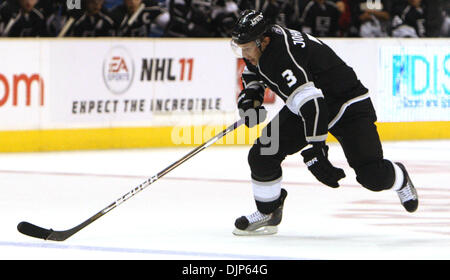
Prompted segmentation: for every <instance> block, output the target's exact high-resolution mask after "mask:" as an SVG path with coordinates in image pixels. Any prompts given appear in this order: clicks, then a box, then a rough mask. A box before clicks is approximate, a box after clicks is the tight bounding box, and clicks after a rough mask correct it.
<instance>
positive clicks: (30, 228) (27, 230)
mask: <svg viewBox="0 0 450 280" xmlns="http://www.w3.org/2000/svg"><path fill="white" fill-rule="evenodd" d="M17 230H18V231H19V232H21V233H23V234H25V235H28V236H31V237H36V238H40V239H45V240H47V239H48V237H49V236H50V235H51V234H52V232H53V230H52V229H45V228H41V227H38V226H35V225H33V224H30V223H28V222H20V223H19V224H18V225H17Z"/></svg>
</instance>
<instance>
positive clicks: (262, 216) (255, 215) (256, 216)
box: [246, 211, 270, 224]
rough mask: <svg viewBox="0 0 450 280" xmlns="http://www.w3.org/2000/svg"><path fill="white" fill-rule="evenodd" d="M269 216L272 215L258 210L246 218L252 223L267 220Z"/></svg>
mask: <svg viewBox="0 0 450 280" xmlns="http://www.w3.org/2000/svg"><path fill="white" fill-rule="evenodd" d="M269 217H270V215H265V214H263V213H261V212H259V211H256V212H255V213H253V214H251V215H249V216H246V218H247V220H248V221H249V223H250V224H252V223H256V222H260V221H263V220H266V219H268V218H269Z"/></svg>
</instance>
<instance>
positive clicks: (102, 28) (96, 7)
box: [69, 0, 115, 37]
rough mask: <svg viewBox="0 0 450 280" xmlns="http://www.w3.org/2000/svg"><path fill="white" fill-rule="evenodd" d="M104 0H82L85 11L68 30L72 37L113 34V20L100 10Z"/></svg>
mask: <svg viewBox="0 0 450 280" xmlns="http://www.w3.org/2000/svg"><path fill="white" fill-rule="evenodd" d="M103 1H104V0H84V2H82V3H83V4H84V3H85V5H82V6H83V7H86V8H85V13H84V14H83V15H82V16H81V17H80V18H79V19H78V20H77V21H76V22H75V23H74V24H73V26H72V28H71V30H70V31H69V36H72V37H102V36H114V34H115V32H114V22H113V20H112V19H111V18H110V17H109V16H108V15H106V14H105V13H104V12H103V11H102V7H103Z"/></svg>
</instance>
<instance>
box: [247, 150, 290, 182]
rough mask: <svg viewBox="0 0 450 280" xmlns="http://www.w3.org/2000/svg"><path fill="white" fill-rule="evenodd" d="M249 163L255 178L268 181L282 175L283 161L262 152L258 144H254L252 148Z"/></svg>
mask: <svg viewBox="0 0 450 280" xmlns="http://www.w3.org/2000/svg"><path fill="white" fill-rule="evenodd" d="M248 164H249V165H250V170H251V172H252V178H253V179H254V180H257V181H260V182H267V181H272V180H274V179H277V178H279V177H281V173H282V171H281V161H280V160H278V159H277V158H276V157H274V156H268V155H263V154H261V151H260V148H259V146H258V145H253V146H252V148H251V149H250V151H249V153H248Z"/></svg>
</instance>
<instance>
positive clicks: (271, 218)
mask: <svg viewBox="0 0 450 280" xmlns="http://www.w3.org/2000/svg"><path fill="white" fill-rule="evenodd" d="M286 196H287V191H286V190H285V189H281V194H280V200H281V205H280V206H279V207H278V208H277V209H275V211H273V212H272V213H270V214H263V213H261V212H259V211H256V212H255V213H253V214H251V215H248V216H242V217H240V218H238V219H236V222H235V223H234V225H235V226H236V228H235V229H234V231H233V234H234V235H269V234H275V233H277V232H278V227H277V226H278V225H279V224H280V222H281V219H282V216H283V204H284V200H285V198H286Z"/></svg>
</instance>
